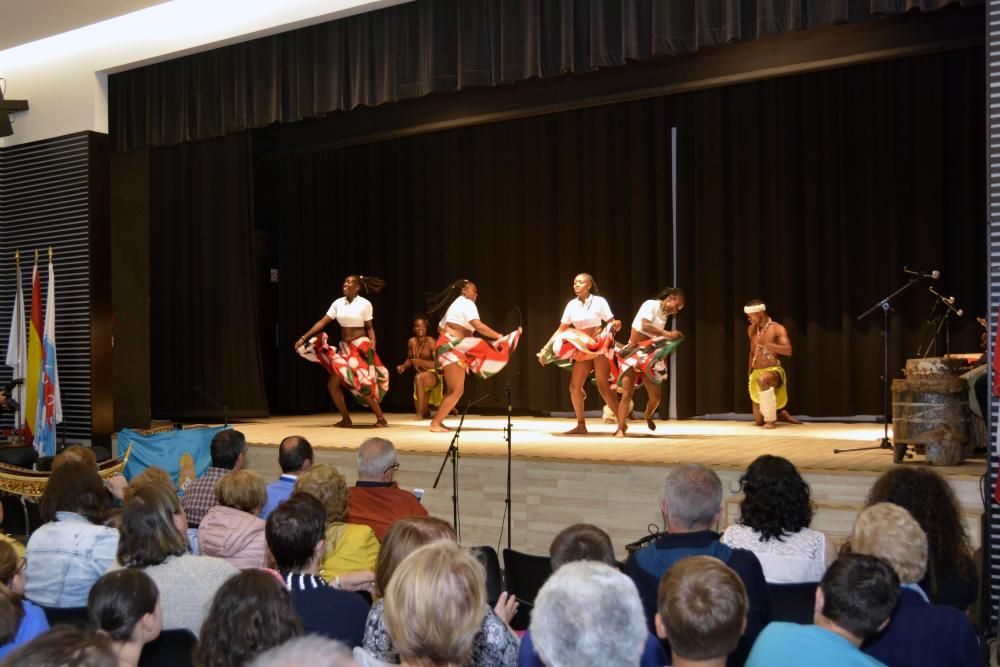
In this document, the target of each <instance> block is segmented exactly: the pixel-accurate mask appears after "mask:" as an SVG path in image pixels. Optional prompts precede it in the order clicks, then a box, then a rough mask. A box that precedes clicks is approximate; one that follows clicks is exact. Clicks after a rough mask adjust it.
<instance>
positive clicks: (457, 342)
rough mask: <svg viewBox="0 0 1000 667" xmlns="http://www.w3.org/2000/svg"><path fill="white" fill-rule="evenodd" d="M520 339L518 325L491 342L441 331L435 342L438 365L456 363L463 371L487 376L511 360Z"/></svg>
mask: <svg viewBox="0 0 1000 667" xmlns="http://www.w3.org/2000/svg"><path fill="white" fill-rule="evenodd" d="M520 339H521V329H520V328H518V329H517V331H512V332H510V333H509V334H507V335H506V336H503V337H501V338H500V339H499V340H497V341H496V342H494V343H490V342H489V341H488V340H486V339H485V338H477V337H475V336H466V337H464V338H461V337H458V336H451V335H449V334H446V333H444V334H441V336H440V337H438V339H437V343H435V344H434V351H435V354H436V355H437V364H438V367H439V368H444V367H445V366H450V365H451V364H458V365H460V366H461V367H462V368H464V369H465V372H466V373H472V374H474V375H478V376H479V377H481V378H483V379H486V378H488V377H492V376H493V375H496V374H497V373H499V372H500V371H502V370H503V368H504V366H506V365H507V362H508V361H509V360H510V353H511V352H513V351H514V349H515V348H517V343H518V341H519V340H520Z"/></svg>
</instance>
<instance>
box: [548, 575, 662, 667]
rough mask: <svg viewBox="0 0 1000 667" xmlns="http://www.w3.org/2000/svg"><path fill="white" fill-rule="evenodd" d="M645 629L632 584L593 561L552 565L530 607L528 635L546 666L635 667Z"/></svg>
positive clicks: (637, 596) (644, 621)
mask: <svg viewBox="0 0 1000 667" xmlns="http://www.w3.org/2000/svg"><path fill="white" fill-rule="evenodd" d="M647 634H648V631H647V629H646V617H645V614H644V613H643V610H642V602H641V601H640V600H639V591H638V590H636V587H635V584H634V583H633V582H632V580H631V579H629V578H628V577H627V576H625V575H624V574H622V573H621V572H619V571H618V570H615V569H614V568H612V567H609V566H608V565H605V564H604V563H599V562H597V561H577V562H574V563H567V564H565V565H563V566H562V567H560V568H559V569H558V570H556V572H555V573H554V574H553V575H552V576H551V577H549V580H548V581H546V582H545V585H544V586H542V589H541V591H539V593H538V597H536V598H535V608H534V610H533V611H532V613H531V638H532V641H533V642H534V644H535V650H537V651H538V655H539V657H540V658H541V659H542V662H544V663H545V664H546V665H548V667H578V666H579V665H602V666H603V667H636V666H637V665H638V664H639V660H640V659H641V658H642V652H643V647H644V646H645V642H646V636H647Z"/></svg>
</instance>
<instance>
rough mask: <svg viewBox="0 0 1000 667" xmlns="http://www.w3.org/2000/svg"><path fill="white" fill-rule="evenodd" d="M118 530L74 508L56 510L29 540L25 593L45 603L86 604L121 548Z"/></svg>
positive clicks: (68, 605)
mask: <svg viewBox="0 0 1000 667" xmlns="http://www.w3.org/2000/svg"><path fill="white" fill-rule="evenodd" d="M118 537H119V533H118V531H117V530H116V529H114V528H108V527H107V526H98V525H95V524H92V523H90V522H89V521H87V519H86V518H84V517H82V516H80V515H79V514H76V513H74V512H56V520H55V521H50V522H48V523H46V524H45V525H43V526H42V527H41V528H39V529H38V530H36V531H35V532H34V533H32V534H31V538H30V539H29V540H28V547H27V550H26V551H27V559H28V565H27V568H26V572H25V580H26V584H25V590H24V596H25V597H26V598H28V599H29V600H31V601H32V602H34V603H35V604H37V605H40V606H42V607H60V608H67V607H86V606H87V595H89V594H90V588H91V587H92V586H93V585H94V582H96V581H97V580H98V579H99V578H100V577H101V575H102V574H104V573H105V572H107V571H108V568H109V567H111V564H112V563H113V562H114V561H115V555H116V554H117V552H118Z"/></svg>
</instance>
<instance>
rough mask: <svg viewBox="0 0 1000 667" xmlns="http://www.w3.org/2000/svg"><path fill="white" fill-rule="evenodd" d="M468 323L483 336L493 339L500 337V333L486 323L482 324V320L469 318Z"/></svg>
mask: <svg viewBox="0 0 1000 667" xmlns="http://www.w3.org/2000/svg"><path fill="white" fill-rule="evenodd" d="M469 324H470V325H472V328H473V329H475V330H476V331H478V332H479V333H481V334H483V336H485V337H486V338H492V339H493V340H496V339H498V338H500V337H501V335H500V334H498V333H497V332H496V331H494V330H493V329H491V328H489V327H488V326H487V325H486V324H484V323H483V321H482V320H469Z"/></svg>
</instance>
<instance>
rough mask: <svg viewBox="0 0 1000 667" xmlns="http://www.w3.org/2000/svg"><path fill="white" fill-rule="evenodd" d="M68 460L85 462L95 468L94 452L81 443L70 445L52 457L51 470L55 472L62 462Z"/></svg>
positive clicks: (67, 461) (95, 457) (95, 458)
mask: <svg viewBox="0 0 1000 667" xmlns="http://www.w3.org/2000/svg"><path fill="white" fill-rule="evenodd" d="M70 461H76V462H77V463H86V464H87V465H88V466H90V467H91V468H93V469H94V470H97V456H96V455H95V454H94V450H93V449H91V448H90V447H84V446H83V445H70V446H69V447H67V448H66V449H64V450H62V451H61V452H59V453H58V454H56V455H55V456H54V457H52V472H55V471H56V470H58V469H59V468H60V467H61V466H62V465H63V464H64V463H69V462H70Z"/></svg>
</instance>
